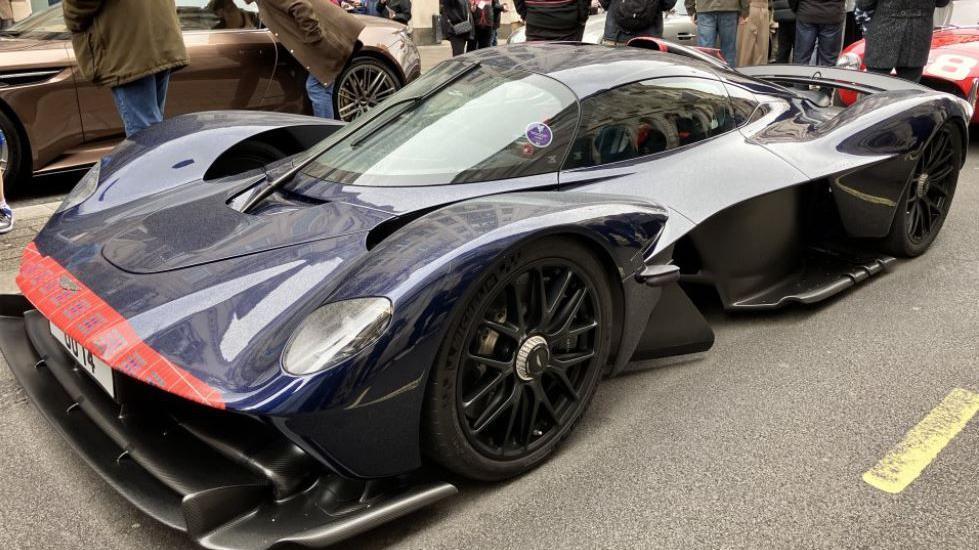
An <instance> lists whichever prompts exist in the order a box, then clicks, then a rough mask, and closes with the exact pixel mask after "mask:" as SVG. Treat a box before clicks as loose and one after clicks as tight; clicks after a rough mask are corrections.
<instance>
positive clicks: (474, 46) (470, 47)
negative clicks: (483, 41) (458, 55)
mask: <svg viewBox="0 0 979 550" xmlns="http://www.w3.org/2000/svg"><path fill="white" fill-rule="evenodd" d="M478 49H479V42H477V41H476V33H475V31H474V32H473V37H472V38H470V39H469V40H466V53H469V52H474V51H476V50H478Z"/></svg>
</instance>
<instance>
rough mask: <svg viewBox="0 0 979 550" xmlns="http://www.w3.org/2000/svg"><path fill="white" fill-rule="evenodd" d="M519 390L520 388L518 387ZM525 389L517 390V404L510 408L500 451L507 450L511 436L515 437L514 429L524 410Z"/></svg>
mask: <svg viewBox="0 0 979 550" xmlns="http://www.w3.org/2000/svg"><path fill="white" fill-rule="evenodd" d="M518 388H519V386H518ZM523 395H524V390H523V388H519V389H518V390H517V399H516V402H515V403H514V404H513V406H512V407H510V419H509V420H507V425H506V431H505V432H503V439H502V440H501V441H500V443H501V445H500V450H501V451H502V450H503V449H506V446H507V443H509V442H510V436H511V435H513V427H514V425H515V424H516V422H517V417H518V416H520V411H521V409H522V408H523Z"/></svg>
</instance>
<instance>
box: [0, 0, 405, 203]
mask: <svg viewBox="0 0 979 550" xmlns="http://www.w3.org/2000/svg"><path fill="white" fill-rule="evenodd" d="M232 1H234V2H235V5H236V6H237V5H240V6H241V8H236V9H240V10H243V11H244V12H245V13H247V14H249V15H250V17H249V18H244V19H241V20H240V21H239V24H240V25H241V26H240V27H234V26H231V25H230V24H229V22H228V21H226V20H224V19H222V17H221V16H220V14H219V12H218V11H217V10H216V8H215V7H214V5H216V4H231V2H232ZM177 4H178V6H177V9H178V14H179V16H180V23H181V26H182V29H183V31H184V33H183V36H184V42H185V43H186V45H187V51H188V55H189V57H190V65H189V66H188V67H186V68H185V69H183V70H181V71H177V72H176V73H174V75H173V79H172V82H171V84H170V89H169V93H168V97H167V115H168V116H175V115H181V114H185V113H193V112H198V111H210V110H218V109H253V110H269V111H280V112H287V113H297V114H301V113H308V112H310V110H309V107H308V101H307V100H306V92H305V87H304V86H305V84H304V83H305V78H306V71H305V70H304V69H303V68H302V66H301V65H300V64H299V63H298V62H296V61H295V60H294V58H292V56H291V55H289V53H288V51H286V50H285V49H284V48H282V47H281V46H277V45H276V43H275V40H274V38H273V37H272V34H271V33H270V32H269V31H268V30H266V29H264V28H260V27H261V25H260V22H259V21H258V19H257V7H256V6H255V4H245V3H243V2H242V1H241V0H224V1H223V2H210V3H209V2H199V1H194V0H180V1H178V2H177ZM61 12H62V7H61V6H60V5H56V6H53V7H51V8H47V9H45V10H43V11H39V12H36V13H35V14H34V15H32V16H31V17H30V18H28V19H26V20H24V21H22V22H20V23H19V24H18V25H16V26H14V27H13V28H12V29H10V30H7V31H4V32H3V33H0V111H2V112H3V114H4V115H6V116H7V117H8V118H9V119H10V120H11V122H12V124H13V125H14V127H15V128H12V129H2V130H4V131H6V132H12V133H11V135H4V136H2V137H3V138H4V139H3V140H2V141H0V163H2V164H4V165H6V163H8V161H9V162H11V163H14V164H18V166H16V167H14V166H10V168H17V169H18V170H19V171H20V172H22V173H21V174H18V177H20V176H25V175H29V174H27V173H29V172H34V173H40V174H44V173H54V172H59V171H64V170H72V169H77V168H83V167H86V166H89V165H91V164H92V163H93V162H94V161H95V160H96V159H98V158H99V157H101V156H102V155H104V154H105V153H107V152H108V151H110V150H111V149H112V148H113V147H114V146H115V145H116V144H117V143H119V141H120V140H121V139H122V136H123V128H122V121H121V119H120V118H119V116H118V115H117V114H116V107H115V104H114V103H113V100H112V95H111V93H110V92H109V90H108V89H105V88H99V87H97V86H94V85H93V84H92V83H91V82H88V81H87V80H85V78H84V77H83V76H82V74H81V73H80V72H79V70H78V68H77V66H76V64H75V60H74V54H73V52H72V47H71V42H70V34H69V33H68V31H67V29H66V27H65V24H64V20H63V17H62V13H61ZM355 17H359V18H362V20H363V22H364V24H365V25H366V27H365V28H364V30H363V32H362V34H361V42H363V44H364V47H363V48H362V49H361V50H360V51H359V52H358V53H357V55H356V56H355V59H353V60H351V62H354V61H357V60H360V59H363V60H368V59H370V60H376V61H377V62H378V63H379V64H380V65H379V67H384V68H386V70H388V71H389V72H390V74H391V75H394V80H393V81H392V85H393V87H392V90H391V91H393V90H394V89H397V88H398V87H400V86H401V85H403V84H405V83H407V82H410V81H411V80H413V79H414V78H416V77H417V76H418V75H419V74H420V72H421V61H420V57H419V55H418V50H417V48H416V47H415V45H414V43H413V42H412V41H411V38H410V36H409V35H408V32H407V29H406V27H405V26H404V25H401V24H399V23H395V22H392V21H388V20H384V19H381V18H378V17H366V16H360V15H357V16H355ZM371 68H372V67H362V68H361V69H360V71H361V72H363V71H368V70H369V69H371ZM374 69H375V72H376V70H377V68H376V67H375V68H374ZM378 74H379V73H378ZM386 74H387V73H386ZM344 76H346V73H345V74H344ZM357 76H359V77H360V78H364V77H365V75H357ZM376 76H377V75H376V74H374V75H372V78H371V81H372V80H373V77H376ZM344 82H346V80H344ZM344 82H341V83H340V86H339V87H341V88H342V87H343V86H344ZM360 85H361V83H360V82H352V83H350V84H349V86H360ZM347 95H350V90H348V91H347ZM354 95H356V94H354ZM359 99H366V97H364V98H359ZM338 107H340V108H341V109H342V110H344V112H343V113H342V115H343V116H342V118H345V119H347V120H349V119H350V118H351V115H352V114H353V111H350V112H349V113H348V112H347V110H345V109H343V107H344V106H343V105H338ZM11 140H18V142H19V144H20V148H19V151H18V152H19V154H20V156H19V158H9V157H10V152H9V149H10V147H9V142H10V141H11ZM20 165H22V166H20ZM21 168H23V169H22V170H20V169H21ZM5 176H8V177H7V178H6V179H7V180H8V181H7V183H8V184H13V185H16V184H17V183H18V182H16V181H14V182H11V181H9V180H10V177H9V176H10V174H5Z"/></svg>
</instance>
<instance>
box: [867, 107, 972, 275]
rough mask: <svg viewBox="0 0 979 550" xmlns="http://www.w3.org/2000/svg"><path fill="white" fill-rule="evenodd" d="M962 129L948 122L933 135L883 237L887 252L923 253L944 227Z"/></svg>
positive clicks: (956, 172)
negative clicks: (886, 233)
mask: <svg viewBox="0 0 979 550" xmlns="http://www.w3.org/2000/svg"><path fill="white" fill-rule="evenodd" d="M959 132H960V130H959V129H958V127H957V126H955V124H954V123H950V122H947V123H945V124H944V125H942V127H941V128H939V130H938V131H937V132H936V133H935V135H934V136H932V138H931V140H930V141H929V142H928V144H927V145H925V147H924V149H922V151H921V156H920V158H919V159H918V164H917V166H916V167H915V170H914V172H913V174H912V176H911V182H910V184H909V185H908V190H907V192H906V193H905V194H904V196H903V197H902V199H901V202H900V204H899V205H898V206H899V207H898V211H897V214H896V215H895V217H894V223H893V224H892V225H891V231H890V233H889V234H888V235H887V237H886V238H885V240H884V247H885V248H886V249H887V251H888V252H890V253H892V254H896V255H898V256H906V257H914V256H919V255H921V254H923V253H924V252H925V251H926V250H928V247H930V246H931V243H932V242H934V240H935V237H937V236H938V232H939V231H941V229H942V225H943V224H944V223H945V218H946V216H947V215H948V210H949V208H950V207H951V206H952V198H953V196H954V195H955V186H956V183H957V182H958V178H959V167H960V166H961V165H962V140H961V134H960V133H959Z"/></svg>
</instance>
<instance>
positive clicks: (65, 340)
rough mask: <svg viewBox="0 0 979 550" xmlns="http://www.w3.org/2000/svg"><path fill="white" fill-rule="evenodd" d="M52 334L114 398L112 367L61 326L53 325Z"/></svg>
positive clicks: (114, 388)
mask: <svg viewBox="0 0 979 550" xmlns="http://www.w3.org/2000/svg"><path fill="white" fill-rule="evenodd" d="M51 335H52V336H54V337H55V339H56V340H58V341H59V342H61V345H62V346H64V348H65V349H66V350H68V353H69V354H71V356H72V357H74V358H75V361H77V362H78V365H79V366H80V367H81V368H82V369H84V370H85V371H87V372H88V373H89V374H91V375H92V377H93V378H95V381H96V382H98V383H99V385H100V386H102V388H104V389H105V391H107V392H109V395H111V396H112V397H113V398H114V397H115V396H116V387H115V385H114V384H113V381H112V367H110V366H109V365H106V364H105V362H104V361H102V360H101V359H99V358H98V357H96V356H94V355H92V352H90V351H88V350H87V349H85V348H84V347H82V345H81V344H79V343H78V341H77V340H75V339H74V338H72V337H71V336H68V335H67V334H65V333H64V332H63V331H62V330H61V329H60V328H58V327H56V326H54V325H53V324H52V325H51Z"/></svg>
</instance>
